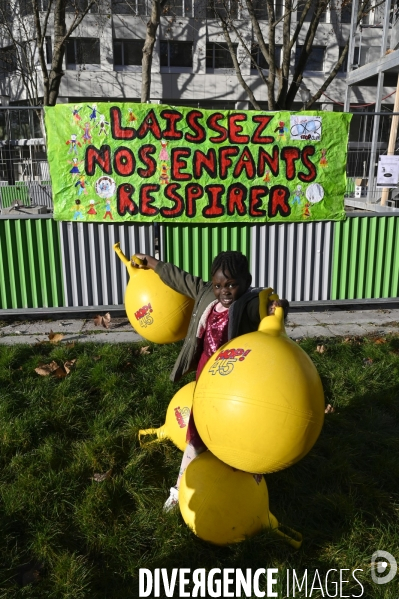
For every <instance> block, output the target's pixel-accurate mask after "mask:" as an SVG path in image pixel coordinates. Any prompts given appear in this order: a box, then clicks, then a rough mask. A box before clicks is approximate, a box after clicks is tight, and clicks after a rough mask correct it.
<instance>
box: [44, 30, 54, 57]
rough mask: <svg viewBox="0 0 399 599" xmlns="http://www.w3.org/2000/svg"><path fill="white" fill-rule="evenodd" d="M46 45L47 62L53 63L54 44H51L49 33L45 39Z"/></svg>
mask: <svg viewBox="0 0 399 599" xmlns="http://www.w3.org/2000/svg"><path fill="white" fill-rule="evenodd" d="M45 47H46V63H47V64H51V61H52V60H53V46H52V44H51V37H50V36H49V35H48V36H46V39H45Z"/></svg>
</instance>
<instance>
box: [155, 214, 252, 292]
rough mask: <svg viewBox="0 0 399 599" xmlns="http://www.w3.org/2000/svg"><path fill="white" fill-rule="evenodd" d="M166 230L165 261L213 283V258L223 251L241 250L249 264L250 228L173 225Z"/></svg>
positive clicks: (242, 226) (241, 226)
mask: <svg viewBox="0 0 399 599" xmlns="http://www.w3.org/2000/svg"><path fill="white" fill-rule="evenodd" d="M164 229H165V239H164V248H165V253H164V255H165V260H167V261H168V262H172V263H173V264H176V266H179V267H180V268H183V269H184V270H186V271H188V272H190V273H192V274H194V275H197V276H200V277H201V278H202V279H204V280H205V281H209V279H210V266H211V263H212V260H213V258H214V257H215V256H216V255H217V254H218V253H219V252H222V251H227V250H238V251H240V252H242V253H243V254H245V255H246V256H247V258H248V260H249V261H250V259H251V257H250V245H251V244H250V235H251V233H250V232H251V227H248V226H247V225H224V226H221V225H220V224H219V225H216V224H215V225H183V224H180V225H170V224H168V225H167V226H165V227H164Z"/></svg>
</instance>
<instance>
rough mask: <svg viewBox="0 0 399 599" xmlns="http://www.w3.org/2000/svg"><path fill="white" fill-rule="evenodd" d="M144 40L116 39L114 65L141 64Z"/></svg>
mask: <svg viewBox="0 0 399 599" xmlns="http://www.w3.org/2000/svg"><path fill="white" fill-rule="evenodd" d="M143 46H144V40H115V41H114V66H118V67H129V66H141V61H142V59H143Z"/></svg>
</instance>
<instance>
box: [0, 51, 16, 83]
mask: <svg viewBox="0 0 399 599" xmlns="http://www.w3.org/2000/svg"><path fill="white" fill-rule="evenodd" d="M16 70H17V57H16V52H15V48H14V47H13V46H9V47H8V48H0V74H1V75H3V76H5V75H7V74H8V73H14V72H15V71H16Z"/></svg>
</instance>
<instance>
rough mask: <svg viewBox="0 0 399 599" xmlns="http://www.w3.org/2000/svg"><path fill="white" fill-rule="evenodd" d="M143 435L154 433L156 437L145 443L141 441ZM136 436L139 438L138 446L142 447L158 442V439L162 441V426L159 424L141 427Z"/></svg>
mask: <svg viewBox="0 0 399 599" xmlns="http://www.w3.org/2000/svg"><path fill="white" fill-rule="evenodd" d="M145 435H156V436H157V438H156V439H153V440H152V441H147V442H146V443H143V441H142V440H141V437H144V436H145ZM138 438H139V443H140V447H144V446H145V445H151V443H159V442H160V441H162V440H163V439H164V438H165V431H164V427H163V426H161V427H159V428H146V429H142V430H141V431H139V435H138Z"/></svg>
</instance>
